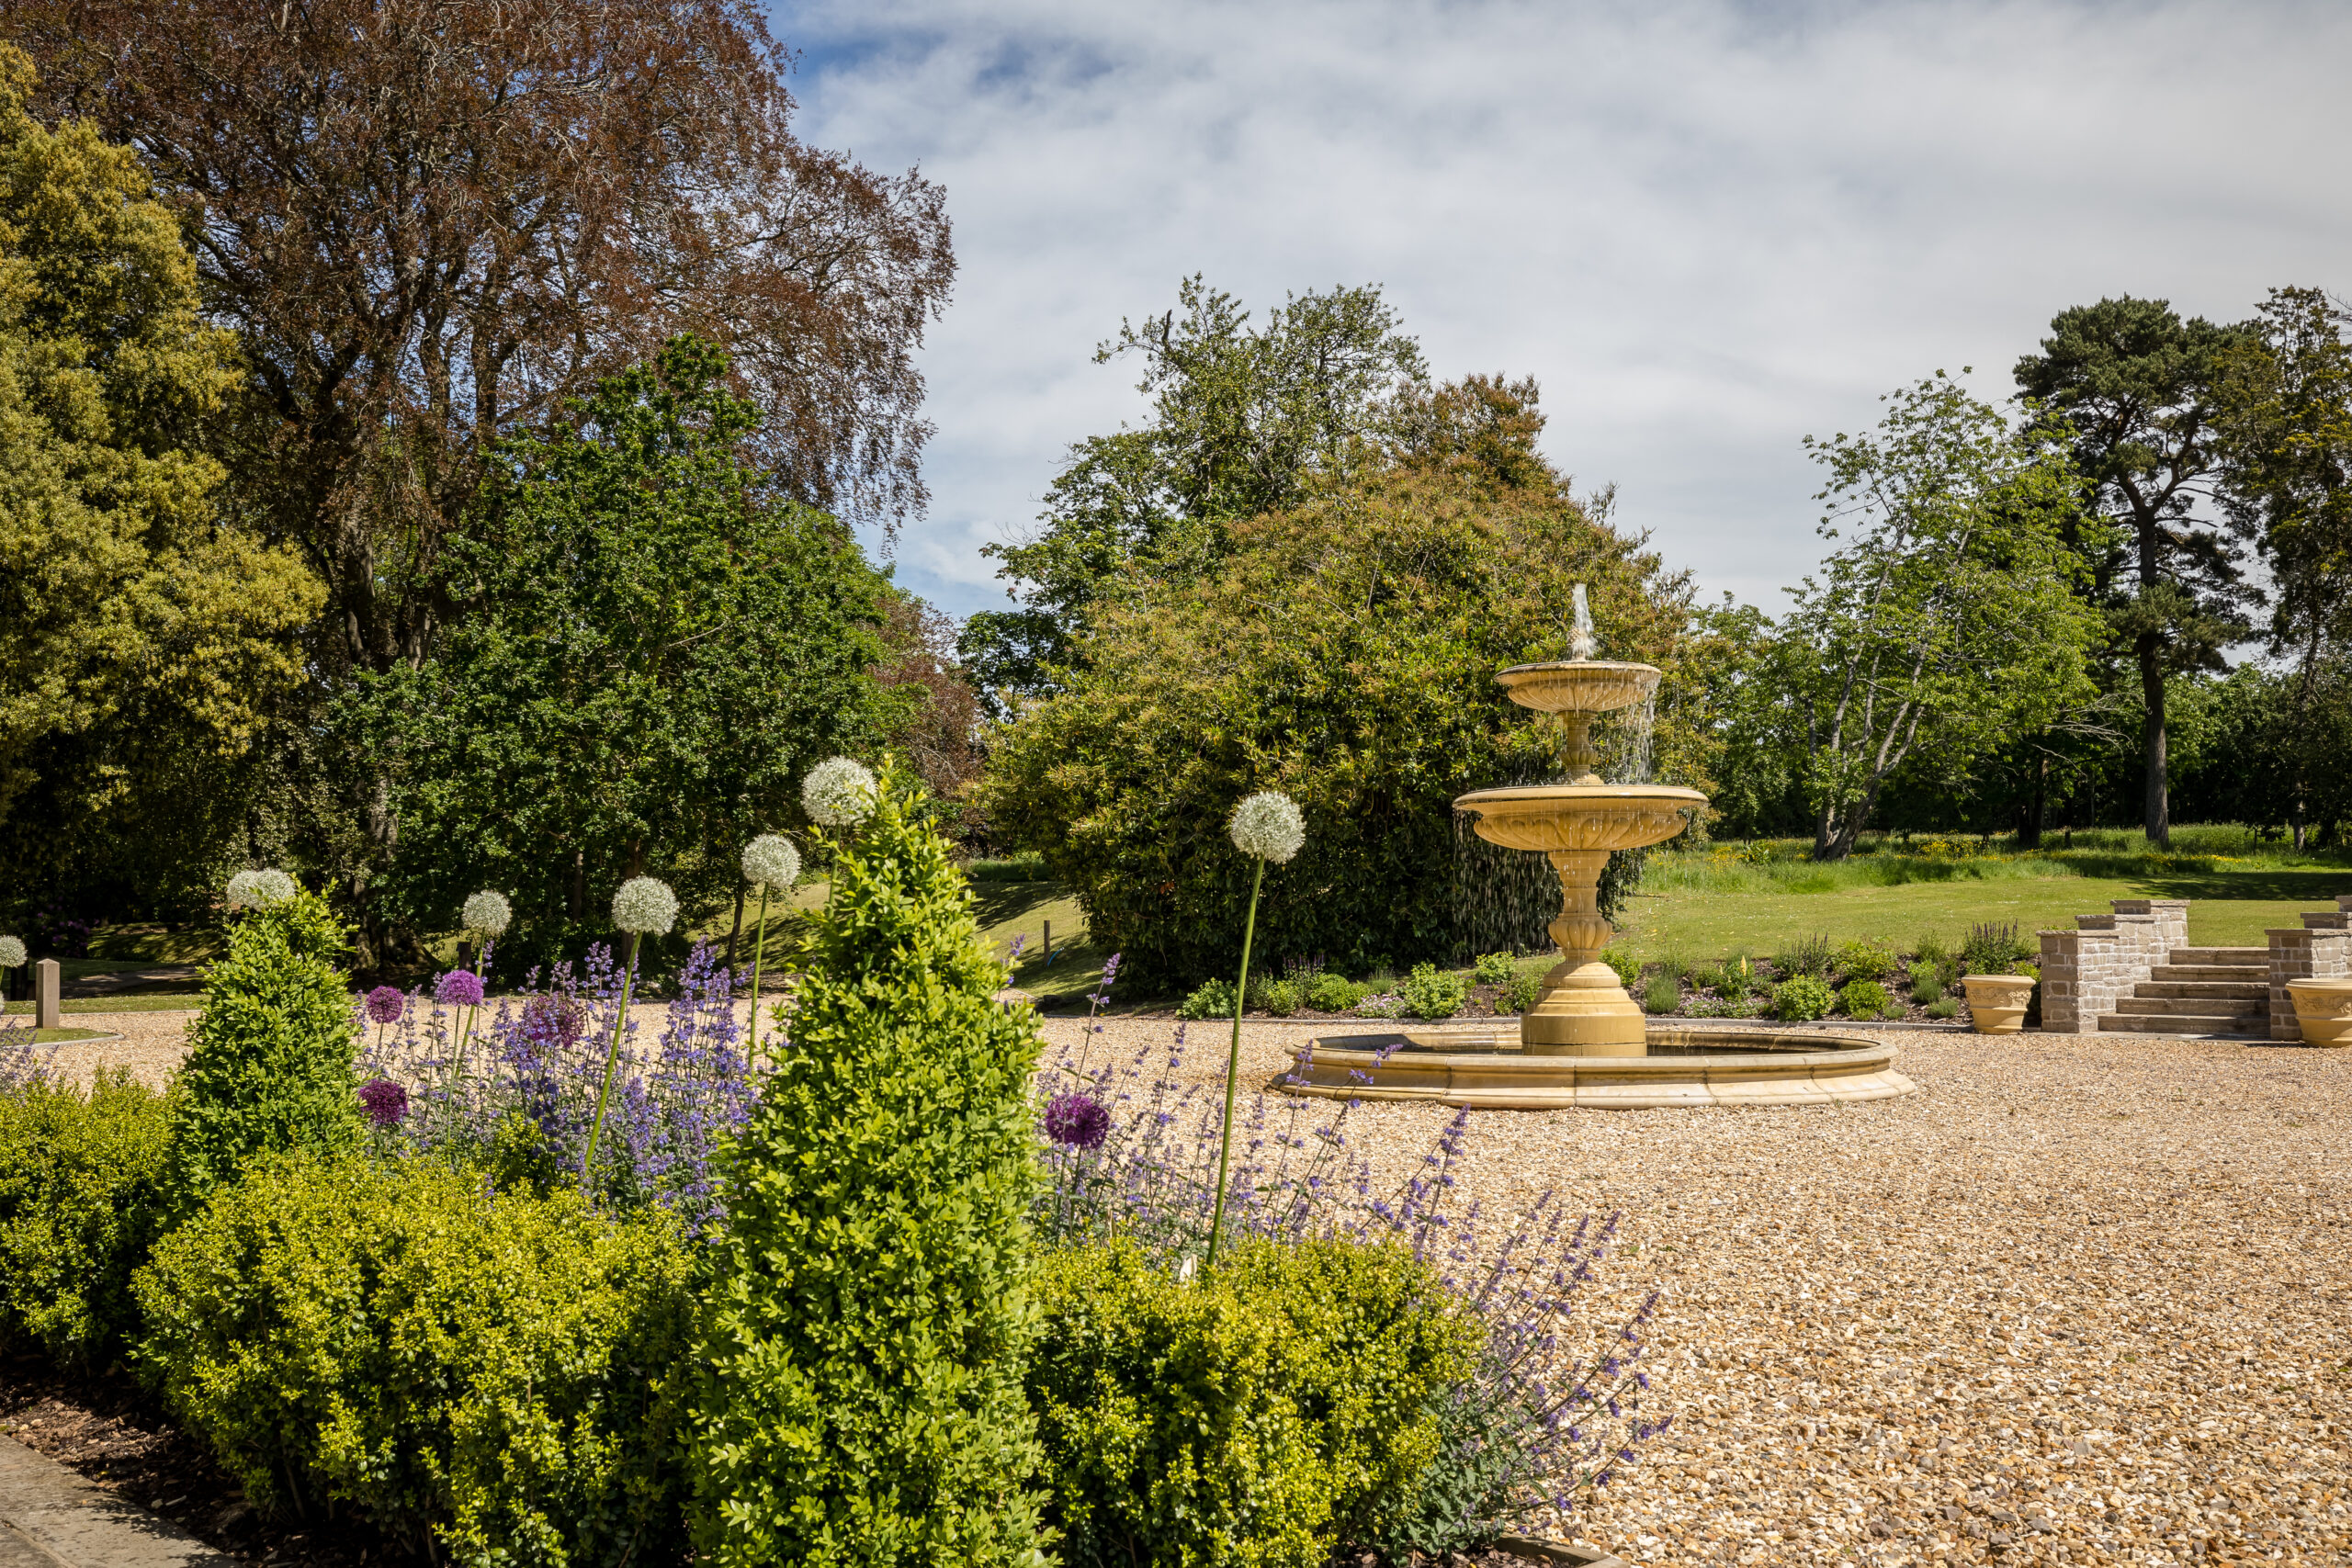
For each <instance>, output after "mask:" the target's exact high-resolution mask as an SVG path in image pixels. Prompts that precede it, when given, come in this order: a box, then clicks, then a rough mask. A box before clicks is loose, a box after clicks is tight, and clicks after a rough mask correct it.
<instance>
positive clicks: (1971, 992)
mask: <svg viewBox="0 0 2352 1568" xmlns="http://www.w3.org/2000/svg"><path fill="white" fill-rule="evenodd" d="M1960 983H1961V985H1962V987H1963V988H1965V989H1966V990H1967V992H1968V1017H1969V1021H1971V1022H1972V1023H1973V1024H1975V1026H1976V1032H1977V1033H1979V1034H2015V1033H2016V1032H2018V1031H2019V1030H2021V1029H2023V1028H2024V1027H2025V1010H2026V1008H2027V1007H2028V1005H2030V1003H2031V1002H2032V1000H2033V977H2032V976H2030V975H1963V976H1961V980H1960Z"/></svg>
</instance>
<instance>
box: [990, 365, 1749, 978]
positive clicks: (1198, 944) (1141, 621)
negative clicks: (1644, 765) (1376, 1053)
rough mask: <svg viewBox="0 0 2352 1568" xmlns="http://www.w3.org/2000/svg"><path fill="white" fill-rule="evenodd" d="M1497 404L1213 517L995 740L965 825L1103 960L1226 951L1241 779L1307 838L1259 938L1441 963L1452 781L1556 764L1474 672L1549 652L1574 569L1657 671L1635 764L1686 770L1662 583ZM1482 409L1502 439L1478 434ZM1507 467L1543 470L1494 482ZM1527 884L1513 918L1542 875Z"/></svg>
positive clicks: (1454, 940) (1475, 399) (1160, 971)
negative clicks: (1383, 462) (995, 842)
mask: <svg viewBox="0 0 2352 1568" xmlns="http://www.w3.org/2000/svg"><path fill="white" fill-rule="evenodd" d="M1488 385H1489V386H1491V385H1492V384H1488ZM1446 407H1447V409H1448V411H1450V412H1447V413H1446V414H1445V416H1444V423H1445V425H1446V427H1447V428H1448V429H1451V430H1453V432H1455V433H1456V434H1457V435H1459V436H1461V437H1462V439H1459V440H1450V441H1447V442H1442V443H1437V444H1435V446H1433V448H1432V450H1431V451H1430V454H1429V455H1427V456H1426V457H1423V458H1422V459H1419V460H1412V461H1406V462H1400V463H1397V464H1394V465H1392V466H1388V467H1385V468H1363V469H1360V470H1358V471H1357V472H1356V473H1355V474H1354V475H1353V476H1351V477H1350V478H1347V479H1340V480H1336V481H1332V482H1329V483H1327V484H1322V485H1318V486H1317V487H1316V488H1315V489H1314V490H1313V491H1311V493H1310V494H1309V496H1308V498H1307V499H1306V501H1304V502H1301V503H1300V504H1299V505H1297V506H1295V507H1294V508H1292V509H1290V510H1288V511H1285V512H1278V513H1271V514H1269V515H1266V516H1263V517H1260V518H1254V519H1250V520H1249V521H1247V522H1244V523H1238V524H1235V525H1232V528H1231V539H1232V545H1231V550H1230V553H1229V554H1228V555H1227V558H1225V559H1224V561H1223V562H1222V563H1221V564H1220V565H1219V566H1218V568H1217V569H1216V571H1215V572H1213V573H1211V574H1209V575H1207V576H1204V577H1203V578H1202V579H1200V580H1199V581H1195V582H1193V583H1192V584H1190V585H1189V586H1187V587H1185V588H1184V589H1183V590H1182V591H1181V592H1170V593H1169V594H1167V595H1166V596H1165V597H1164V598H1163V599H1161V600H1159V601H1158V602H1155V603H1153V604H1150V605H1149V606H1148V607H1145V606H1139V605H1133V604H1114V605H1111V606H1109V607H1107V608H1105V609H1104V610H1103V612H1102V615H1101V620H1100V624H1099V626H1096V627H1095V629H1093V630H1092V631H1091V632H1090V633H1089V634H1088V636H1087V638H1086V640H1085V642H1084V644H1083V652H1084V655H1085V658H1084V660H1083V661H1082V662H1081V663H1080V664H1078V665H1076V666H1074V667H1073V669H1072V672H1071V674H1070V677H1069V681H1070V683H1069V688H1068V690H1066V691H1064V692H1062V693H1059V694H1056V695H1054V696H1052V697H1049V698H1047V699H1046V700H1045V701H1044V702H1042V703H1040V704H1038V705H1035V706H1034V707H1033V708H1031V709H1030V710H1029V711H1028V712H1026V713H1024V714H1023V716H1021V717H1020V718H1019V719H1018V720H1017V721H1016V722H1014V723H1013V724H1012V725H1011V726H1010V727H1008V728H1005V729H1003V730H1001V731H1000V732H999V733H998V735H997V737H996V739H995V742H994V744H993V746H992V748H991V750H990V753H989V767H988V773H986V775H985V776H984V778H983V781H982V784H981V792H980V796H981V800H982V802H983V804H984V805H985V806H986V807H988V809H989V818H990V821H991V822H992V823H993V824H994V825H995V826H996V827H997V829H999V830H1000V831H1001V832H1003V833H1005V834H1007V835H1008V836H1009V837H1011V838H1012V840H1014V841H1016V842H1018V843H1021V844H1023V845H1024V846H1026V847H1029V848H1034V849H1035V850H1037V851H1038V852H1041V853H1042V855H1043V856H1044V858H1045V860H1046V864H1047V865H1048V866H1049V867H1050V868H1051V869H1052V870H1053V872H1054V874H1056V875H1057V877H1059V878H1061V879H1063V880H1065V881H1067V882H1068V883H1069V884H1070V886H1072V887H1073V888H1075V889H1076V891H1077V893H1078V896H1079V898H1080V902H1081V903H1082V904H1083V905H1084V907H1085V908H1086V913H1087V921H1088V929H1089V930H1090V931H1091V933H1092V935H1093V940H1094V941H1095V942H1097V943H1098V944H1107V945H1108V946H1111V947H1115V948H1117V949H1119V950H1120V951H1121V952H1122V953H1124V954H1125V964H1126V966H1127V972H1128V973H1131V974H1134V975H1136V976H1137V977H1138V978H1143V979H1148V980H1149V981H1150V982H1152V983H1154V984H1158V985H1160V986H1164V987H1170V988H1171V989H1172V988H1177V987H1184V986H1188V985H1190V984H1192V983H1194V982H1197V981H1198V980H1200V979H1202V978H1204V977H1205V976H1209V975H1212V974H1216V973H1218V972H1220V971H1222V970H1223V969H1224V968H1225V966H1226V965H1227V964H1229V963H1230V962H1231V959H1232V955H1233V953H1236V952H1238V950H1239V947H1240V939H1241V931H1240V924H1241V919H1242V912H1243V906H1244V904H1245V902H1246V894H1247V892H1248V879H1249V875H1250V865H1249V864H1248V863H1245V862H1244V861H1243V860H1242V859H1241V858H1240V857H1239V856H1238V855H1236V854H1235V853H1234V852H1232V850H1231V848H1230V847H1229V845H1228V844H1227V841H1226V837H1225V834H1224V831H1223V823H1224V820H1225V817H1226V815H1227V813H1228V812H1229V811H1231V809H1232V808H1233V807H1234V805H1235V803H1237V802H1238V801H1239V800H1240V799H1241V798H1242V797H1243V796H1244V795H1250V794H1251V793H1253V792H1255V791H1257V790H1261V789H1279V790H1282V791H1283V792H1284V793H1285V794H1287V795H1290V796H1292V798H1294V799H1295V800H1296V801H1297V802H1298V803H1299V804H1300V806H1301V807H1302V808H1303V809H1304V810H1305V812H1306V823H1307V838H1306V848H1305V849H1304V850H1303V851H1302V852H1300V854H1299V855H1298V857H1297V858H1296V859H1295V860H1294V861H1292V862H1291V863H1289V864H1288V865H1286V866H1284V867H1282V868H1280V869H1279V870H1278V871H1275V872H1272V873H1271V874H1269V875H1268V877H1267V880H1266V886H1265V892H1264V899H1263V907H1262V908H1261V915H1260V929H1261V931H1271V932H1273V933H1276V934H1275V935H1274V936H1273V937H1272V938H1271V939H1270V940H1272V942H1275V943H1277V944H1278V945H1277V946H1276V947H1275V948H1274V949H1273V950H1272V952H1273V953H1277V954H1279V953H1290V954H1294V955H1301V956H1304V955H1307V954H1314V953H1321V954H1324V955H1325V956H1327V957H1329V959H1330V960H1332V961H1333V962H1334V963H1341V962H1354V963H1358V964H1361V963H1362V962H1363V961H1364V960H1365V959H1367V958H1368V957H1370V956H1373V955H1376V954H1385V955H1386V956H1388V957H1390V958H1392V959H1394V960H1396V961H1397V962H1400V963H1410V962H1411V961H1413V960H1414V959H1417V958H1422V957H1448V956H1451V954H1452V953H1453V949H1454V948H1455V947H1456V946H1457V945H1458V944H1459V943H1460V942H1461V941H1462V938H1463V934H1464V929H1465V927H1464V921H1465V920H1466V919H1469V917H1470V913H1471V911H1470V909H1469V908H1467V907H1466V906H1465V904H1464V902H1460V901H1457V897H1456V890H1455V887H1454V886H1453V883H1454V875H1453V873H1454V865H1455V852H1456V851H1455V831H1454V826H1453V812H1452V809H1451V806H1452V801H1453V796H1455V795H1458V794H1461V793H1462V792H1464V791H1465V790H1469V789H1474V788H1477V787H1480V786H1483V785H1487V784H1498V783H1504V782H1512V781H1516V780H1524V779H1528V778H1534V777H1544V776H1555V775H1556V773H1557V772H1558V766H1559V762H1558V759H1559V750H1558V747H1559V736H1558V731H1557V728H1556V727H1555V725H1554V724H1553V723H1552V721H1550V720H1549V719H1547V718H1544V717H1540V716H1535V715H1532V714H1530V713H1528V712H1527V710H1525V709H1523V708H1519V707H1516V706H1514V705H1511V704H1510V702H1509V701H1508V700H1507V699H1506V698H1505V697H1504V696H1503V694H1502V692H1501V690H1500V688H1499V687H1498V686H1497V685H1496V683H1495V679H1494V677H1495V673H1496V671H1498V670H1500V669H1502V668H1505V667H1507V666H1509V665H1512V664H1517V663H1521V662H1524V661H1527V660H1536V659H1544V658H1559V657H1564V656H1565V652H1566V639H1567V633H1568V630H1569V626H1570V624H1571V609H1570V591H1571V588H1572V586H1573V584H1575V583H1576V582H1577V581H1585V582H1589V583H1590V584H1591V602H1592V613H1593V616H1594V619H1595V622H1596V624H1597V625H1598V626H1599V628H1600V637H1601V641H1602V644H1603V647H1604V649H1605V651H1606V652H1607V653H1608V654H1610V655H1611V657H1617V658H1624V659H1645V660H1650V661H1652V662H1654V663H1657V664H1659V665H1661V666H1663V667H1665V668H1666V669H1667V670H1668V680H1667V684H1666V687H1665V690H1664V693H1663V694H1662V698H1661V704H1660V715H1659V723H1658V732H1657V754H1658V767H1659V770H1660V772H1661V773H1663V774H1664V776H1667V777H1669V778H1676V779H1689V780H1692V781H1693V782H1696V781H1697V780H1698V779H1700V778H1701V777H1702V775H1703V773H1704V769H1705V765H1706V761H1707V757H1708V750H1707V747H1706V744H1705V742H1704V740H1703V738H1702V734H1701V733H1700V730H1699V728H1698V727H1697V725H1696V724H1694V723H1693V722H1692V716H1691V712H1690V711H1689V708H1688V706H1687V682H1686V681H1685V679H1684V674H1683V665H1682V660H1681V657H1680V650H1679V648H1678V646H1677V641H1676V639H1677V637H1678V634H1679V633H1680V632H1681V630H1682V628H1683V623H1684V613H1685V606H1686V602H1687V597H1688V588H1687V585H1686V583H1685V582H1684V581H1683V580H1682V579H1681V578H1679V576H1676V575H1674V574H1671V573H1668V572H1667V571H1666V570H1664V569H1663V568H1662V567H1661V566H1660V564H1659V562H1658V560H1657V557H1655V556H1654V555H1650V554H1648V553H1646V552H1645V550H1644V549H1643V548H1642V544H1643V541H1641V540H1640V539H1638V538H1630V537H1627V536H1623V535H1621V534H1619V533H1617V532H1615V531H1614V530H1612V529H1611V528H1610V527H1609V526H1607V525H1606V524H1605V523H1604V522H1602V521H1601V520H1600V519H1598V518H1596V517H1595V515H1594V514H1593V513H1592V511H1590V510H1589V509H1588V508H1587V507H1586V506H1585V505H1582V504H1579V503H1578V502H1577V501H1575V500H1574V499H1573V498H1572V497H1571V496H1570V495H1569V494H1568V493H1567V491H1566V486H1565V483H1564V481H1562V480H1561V479H1560V478H1559V476H1558V475H1556V474H1555V473H1553V472H1552V471H1551V470H1550V469H1549V468H1544V467H1543V466H1542V462H1541V459H1540V457H1535V456H1534V454H1533V449H1532V438H1533V433H1534V429H1535V428H1536V427H1537V426H1538V425H1540V419H1538V418H1535V417H1532V416H1533V412H1534V411H1533V410H1532V407H1530V406H1528V405H1526V404H1524V403H1513V404H1511V406H1510V414H1511V418H1510V421H1509V422H1505V421H1503V420H1501V419H1499V418H1487V417H1482V416H1481V415H1480V414H1479V413H1478V412H1477V411H1479V410H1488V411H1493V410H1495V409H1496V408H1497V407H1498V405H1496V404H1494V403H1493V402H1491V401H1490V400H1488V399H1487V398H1486V396H1485V395H1484V394H1483V393H1480V394H1477V395H1469V394H1465V393H1461V392H1459V391H1457V392H1456V393H1455V394H1454V395H1452V396H1450V397H1449V398H1448V399H1447V400H1446ZM1504 428H1509V429H1512V430H1516V431H1517V432H1518V433H1519V437H1520V439H1519V440H1518V442H1517V444H1516V445H1510V444H1509V443H1505V444H1503V446H1493V445H1492V444H1490V443H1489V442H1487V439H1486V436H1487V435H1488V434H1492V433H1494V432H1495V431H1497V430H1500V429H1504ZM1472 437H1476V439H1473V438H1472ZM1498 452H1507V454H1508V460H1506V461H1499V462H1498V461H1496V460H1494V459H1495V457H1496V456H1497V454H1498ZM1531 473H1532V474H1540V475H1541V477H1542V482H1540V483H1516V482H1512V480H1513V478H1514V477H1520V476H1525V475H1528V474H1531ZM1515 859H1516V861H1518V862H1521V863H1524V865H1525V867H1527V868H1532V872H1534V873H1540V874H1541V877H1542V878H1549V877H1550V874H1551V873H1550V869H1549V867H1547V866H1545V865H1544V863H1543V862H1542V861H1541V860H1540V859H1538V858H1537V857H1533V856H1523V855H1522V856H1516V857H1515ZM1548 894H1549V899H1548V902H1549V908H1542V909H1541V912H1540V916H1539V917H1538V918H1537V919H1535V921H1534V925H1535V928H1536V931H1537V932H1540V928H1541V921H1542V919H1543V918H1548V917H1549V916H1550V915H1552V914H1555V913H1556V912H1557V910H1558V907H1559V891H1558V886H1557V884H1556V882H1555V883H1552V884H1551V886H1549V888H1548ZM1522 940H1525V937H1524V936H1522ZM1534 940H1537V941H1540V940H1541V937H1540V934H1538V935H1535V936H1534ZM1489 945H1491V943H1490V944H1489Z"/></svg>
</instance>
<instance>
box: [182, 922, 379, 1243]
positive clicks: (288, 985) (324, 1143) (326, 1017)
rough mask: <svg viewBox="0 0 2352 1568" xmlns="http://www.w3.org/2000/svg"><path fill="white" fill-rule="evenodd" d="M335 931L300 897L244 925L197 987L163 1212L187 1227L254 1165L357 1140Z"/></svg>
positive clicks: (352, 1034) (347, 995) (351, 1030)
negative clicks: (184, 1218) (184, 1220)
mask: <svg viewBox="0 0 2352 1568" xmlns="http://www.w3.org/2000/svg"><path fill="white" fill-rule="evenodd" d="M344 945H345V933H344V930H343V927H342V926H341V924H340V923H338V922H337V921H336V919H335V918H334V915H333V914H332V913H331V912H329V910H328V908H327V905H326V900H325V899H323V898H321V897H319V896H318V895H316V894H314V893H306V892H298V893H296V894H295V895H294V896H293V897H290V898H282V899H279V900H278V901H277V902H276V903H273V904H268V905H265V906H264V907H262V908H258V909H255V910H254V911H253V912H251V913H250V914H247V915H245V916H243V918H242V919H240V920H239V921H238V923H237V926H236V929H235V930H234V931H232V932H231V933H230V935H229V956H228V957H227V958H225V959H223V960H222V961H221V962H220V963H218V964H213V965H212V967H211V968H210V969H209V970H208V971H206V973H205V976H204V1011H203V1012H202V1013H201V1014H200V1015H199V1016H198V1019H197V1023H196V1044H195V1046H194V1048H193V1049H192V1050H190V1051H189V1053H188V1057H187V1064H186V1065H185V1066H182V1067H181V1068H180V1078H179V1089H180V1091H181V1094H180V1102H179V1104H178V1106H177V1107H176V1108H175V1111H174V1113H173V1124H172V1154H171V1167H170V1170H169V1173H168V1175H167V1176H166V1178H165V1181H164V1193H165V1208H166V1212H167V1213H173V1214H175V1215H186V1214H187V1213H190V1212H191V1211H193V1210H195V1209H198V1208H200V1207H202V1205H203V1203H204V1201H205V1200H206V1199H207V1198H209V1197H210V1196H211V1193H212V1190H213V1189H214V1188H215V1187H216V1186H218V1185H220V1183H222V1182H225V1181H233V1180H234V1179H236V1176H237V1172H238V1171H239V1170H240V1169H241V1168H243V1166H244V1165H245V1163H246V1162H247V1161H249V1160H251V1159H253V1158H254V1157H255V1156H261V1155H267V1154H274V1153H277V1152H280V1151H283V1150H289V1149H306V1150H309V1151H311V1152H312V1153H316V1154H322V1155H332V1154H335V1153H339V1152H341V1151H343V1150H345V1149H349V1148H351V1147H352V1146H353V1145H355V1144H356V1142H357V1138H358V1132H359V1103H358V1099H357V1089H356V1084H355V1082H354V1077H353V1066H352V1064H353V1061H354V1059H355V1056H356V1053H357V1050H358V1043H359V1042H358V1032H357V1030H356V1028H355V1027H354V1023H353V1018H352V1002H351V991H350V988H349V986H348V983H347V982H346V981H345V977H344V974H343V971H341V970H340V969H338V968H336V967H335V965H334V962H333V959H332V957H331V955H332V954H334V953H338V952H340V951H342V949H343V947H344Z"/></svg>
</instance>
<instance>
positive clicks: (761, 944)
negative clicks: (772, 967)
mask: <svg viewBox="0 0 2352 1568" xmlns="http://www.w3.org/2000/svg"><path fill="white" fill-rule="evenodd" d="M767 945H768V885H767V884H766V883H764V882H763V883H761V884H760V923H759V925H758V927H757V928H756V929H755V930H754V931H753V934H752V1043H751V1044H750V1045H749V1046H747V1047H746V1048H745V1050H744V1054H743V1055H744V1060H746V1061H750V1060H752V1057H753V1055H755V1054H756V1053H757V1052H758V1050H759V1048H760V954H761V953H764V952H766V951H767Z"/></svg>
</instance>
